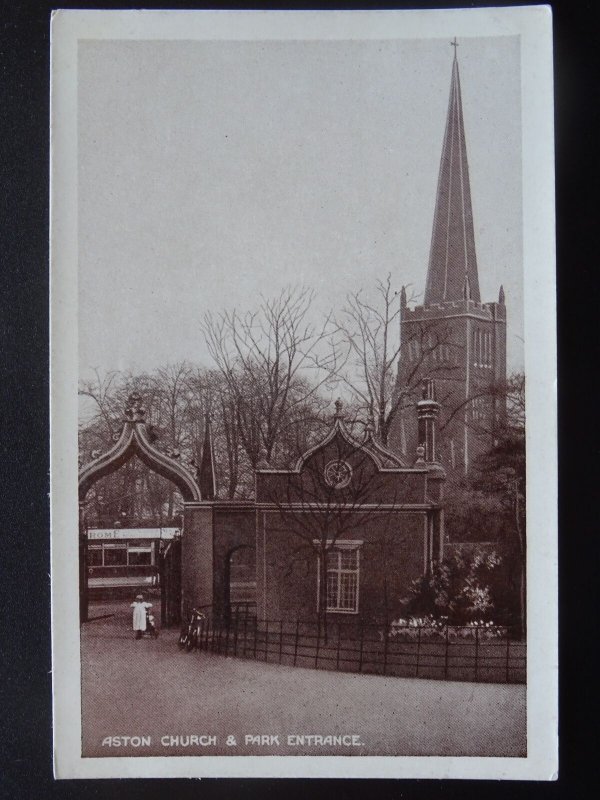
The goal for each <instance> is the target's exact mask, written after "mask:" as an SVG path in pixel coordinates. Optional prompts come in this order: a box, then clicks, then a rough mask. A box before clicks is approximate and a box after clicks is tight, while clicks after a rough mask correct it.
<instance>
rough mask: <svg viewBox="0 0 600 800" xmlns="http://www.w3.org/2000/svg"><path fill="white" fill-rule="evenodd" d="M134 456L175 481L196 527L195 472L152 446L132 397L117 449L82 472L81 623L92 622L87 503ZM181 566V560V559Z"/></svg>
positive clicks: (186, 519) (186, 517)
mask: <svg viewBox="0 0 600 800" xmlns="http://www.w3.org/2000/svg"><path fill="white" fill-rule="evenodd" d="M134 456H137V457H138V458H139V459H140V461H142V462H143V463H144V464H145V465H146V466H147V467H148V468H149V469H151V470H152V471H153V472H156V473H157V474H158V475H160V476H162V477H163V478H166V479H167V480H169V481H171V482H172V483H173V484H175V486H176V487H177V488H178V489H179V491H180V492H181V495H182V497H183V500H184V513H183V530H184V531H185V530H186V529H187V530H188V531H189V532H190V533H191V532H192V530H193V528H194V520H193V511H191V510H190V508H189V506H188V504H189V503H194V502H198V501H200V500H201V492H200V488H199V486H198V484H197V483H196V481H195V479H194V477H193V476H192V475H191V473H190V472H189V471H188V470H187V469H186V468H185V467H184V466H183V465H182V464H180V463H179V462H178V461H176V460H175V459H174V458H171V457H170V456H168V455H166V454H165V453H161V452H160V450H157V449H156V448H155V447H153V446H152V444H151V442H150V437H149V434H148V429H147V426H146V411H145V409H144V407H143V405H142V399H141V397H140V395H139V394H132V395H131V396H130V397H129V399H128V402H127V406H126V408H125V418H124V420H123V428H122V430H121V434H120V436H119V439H118V440H117V442H116V444H115V445H114V447H112V448H111V449H110V450H108V451H107V452H106V453H104V454H103V455H101V456H100V457H99V458H96V459H94V460H93V461H90V462H89V463H88V464H85V465H84V466H83V467H82V468H81V469H80V471H79V509H80V513H79V612H80V622H81V623H83V622H87V619H88V592H87V563H86V555H87V536H86V530H85V522H84V512H83V503H84V501H85V498H86V495H87V493H88V492H89V490H90V489H91V488H92V486H93V485H94V484H95V483H96V482H97V481H99V480H100V479H101V478H103V477H105V476H106V475H110V474H112V473H113V472H116V471H117V470H118V469H119V468H120V467H122V466H123V464H125V463H126V462H127V461H129V460H130V459H131V458H133V457H134ZM179 563H180V560H179Z"/></svg>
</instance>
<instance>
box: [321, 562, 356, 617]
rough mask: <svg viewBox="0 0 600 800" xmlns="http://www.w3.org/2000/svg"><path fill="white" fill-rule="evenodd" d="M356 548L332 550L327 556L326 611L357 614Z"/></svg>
mask: <svg viewBox="0 0 600 800" xmlns="http://www.w3.org/2000/svg"><path fill="white" fill-rule="evenodd" d="M358 578H359V551H358V547H352V548H348V547H344V548H341V547H340V548H337V547H334V548H332V549H331V550H330V551H329V552H328V554H327V611H338V612H341V613H345V614H355V613H357V612H358Z"/></svg>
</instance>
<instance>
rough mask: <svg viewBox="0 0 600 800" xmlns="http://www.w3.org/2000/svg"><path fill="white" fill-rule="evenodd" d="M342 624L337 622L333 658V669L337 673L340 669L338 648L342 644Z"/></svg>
mask: <svg viewBox="0 0 600 800" xmlns="http://www.w3.org/2000/svg"><path fill="white" fill-rule="evenodd" d="M341 627H342V623H341V622H338V635H337V653H336V656H335V668H336V670H337V671H338V672H339V669H340V647H341V644H342V633H341Z"/></svg>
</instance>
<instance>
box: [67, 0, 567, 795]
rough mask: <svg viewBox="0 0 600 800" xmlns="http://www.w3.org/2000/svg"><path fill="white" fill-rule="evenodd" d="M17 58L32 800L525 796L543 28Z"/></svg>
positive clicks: (120, 14)
mask: <svg viewBox="0 0 600 800" xmlns="http://www.w3.org/2000/svg"><path fill="white" fill-rule="evenodd" d="M51 34H52V86H51V144H52V153H51V373H52V380H51V383H52V389H51V392H52V396H51V403H52V462H51V463H52V476H51V479H52V619H53V681H54V683H53V692H54V753H55V756H54V758H55V774H56V776H57V777H58V778H105V777H115V778H116V777H199V778H201V777H236V776H239V777H278V776H281V777H377V778H383V777H386V778H488V779H490V778H493V779H532V780H553V779H556V777H557V770H558V763H557V509H556V397H555V393H556V385H555V382H556V345H555V312H556V308H555V248H554V171H553V161H554V149H553V82H552V18H551V12H550V10H549V8H548V7H545V6H531V7H515V8H488V9H468V10H463V9H455V10H446V11H356V12H355V11H335V12H325V11H309V12H288V11H269V12H258V11H244V12H238V11H117V12H113V11H56V12H55V13H54V14H53V17H52V31H51Z"/></svg>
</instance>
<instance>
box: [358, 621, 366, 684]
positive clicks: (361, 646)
mask: <svg viewBox="0 0 600 800" xmlns="http://www.w3.org/2000/svg"><path fill="white" fill-rule="evenodd" d="M364 638H365V631H364V628H363V625H362V622H361V623H360V649H359V651H358V671H359V672H362V663H363V643H364Z"/></svg>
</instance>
